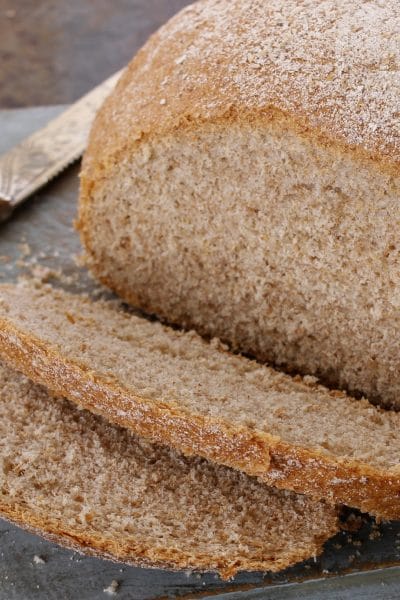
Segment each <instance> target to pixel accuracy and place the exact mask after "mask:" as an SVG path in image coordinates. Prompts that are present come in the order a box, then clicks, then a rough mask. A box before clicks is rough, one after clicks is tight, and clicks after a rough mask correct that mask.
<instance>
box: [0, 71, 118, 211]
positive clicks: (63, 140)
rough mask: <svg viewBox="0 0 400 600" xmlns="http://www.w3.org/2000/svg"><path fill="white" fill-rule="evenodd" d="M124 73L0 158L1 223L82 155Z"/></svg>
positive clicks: (109, 79) (101, 86)
mask: <svg viewBox="0 0 400 600" xmlns="http://www.w3.org/2000/svg"><path fill="white" fill-rule="evenodd" d="M122 71H123V69H122V70H121V71H118V72H117V73H115V74H114V75H112V76H111V77H109V78H108V79H106V81H104V82H103V83H101V84H100V85H98V86H97V87H95V88H94V89H93V90H91V91H90V92H89V93H88V94H86V95H85V96H83V97H82V98H80V100H78V101H77V102H75V103H74V104H72V105H71V106H70V107H69V108H67V110H65V111H64V112H63V113H62V114H61V115H59V116H58V117H56V118H55V119H53V120H52V121H50V122H49V123H48V124H47V125H46V126H45V127H43V128H42V129H39V130H38V131H36V132H35V133H33V134H32V135H30V136H29V137H27V138H25V139H24V140H22V142H20V143H19V144H17V145H16V146H14V147H13V148H11V150H9V151H8V152H5V153H4V154H2V155H1V156H0V222H1V221H4V220H5V219H7V218H8V217H9V216H10V215H11V214H12V212H13V210H14V208H15V207H17V206H18V205H19V204H21V202H23V201H24V200H26V199H27V198H28V197H29V196H31V195H32V194H34V193H35V192H37V191H38V190H39V189H40V188H41V187H42V186H44V185H45V184H46V183H48V182H49V181H50V180H51V179H53V178H54V177H56V176H57V175H58V174H59V173H61V172H62V171H63V170H64V169H65V168H66V167H68V166H69V165H70V164H72V163H73V162H75V161H76V160H78V158H80V156H81V155H82V153H83V151H84V149H85V146H86V143H87V139H88V135H89V131H90V127H91V125H92V122H93V119H94V117H95V114H96V112H97V110H98V109H99V108H100V106H101V104H102V103H103V101H104V100H105V98H106V97H107V96H108V95H109V93H110V92H111V91H112V90H113V88H114V87H115V84H116V83H117V81H118V79H119V78H120V76H121V73H122Z"/></svg>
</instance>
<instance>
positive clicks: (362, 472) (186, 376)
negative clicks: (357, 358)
mask: <svg viewBox="0 0 400 600" xmlns="http://www.w3.org/2000/svg"><path fill="white" fill-rule="evenodd" d="M0 356H1V357H2V358H3V359H4V360H6V361H7V362H8V363H9V364H10V365H12V366H14V367H16V368H17V369H20V370H21V371H22V372H23V373H25V374H26V375H27V376H29V377H31V378H32V379H33V380H34V381H36V382H38V383H41V384H44V385H46V386H48V387H49V388H50V390H52V391H53V392H55V393H57V394H59V395H62V396H66V397H68V398H69V399H71V400H73V401H74V402H76V403H77V404H79V405H81V406H83V407H85V408H88V409H90V410H92V411H95V412H99V413H101V414H102V415H103V416H105V417H106V418H107V419H109V420H111V421H114V422H116V423H118V424H120V425H123V426H125V427H128V428H131V429H132V430H134V431H135V432H137V433H138V434H140V435H143V436H145V437H149V438H151V439H152V440H153V441H156V442H161V443H165V444H168V445H170V446H172V447H174V448H176V449H177V450H180V451H182V452H183V453H185V454H187V455H191V454H197V455H199V456H203V457H205V458H208V459H211V460H213V461H215V462H218V463H222V464H225V465H228V466H231V467H234V468H237V469H241V470H243V471H244V472H246V473H248V474H250V475H258V476H260V477H261V478H262V479H263V480H264V481H266V482H268V483H269V484H271V485H274V486H277V487H279V488H285V489H292V490H295V491H297V492H300V493H306V494H309V495H311V496H313V497H315V498H326V499H328V500H329V501H331V502H332V503H335V502H343V503H345V504H348V505H350V506H355V507H358V508H361V509H362V510H364V511H369V512H371V513H373V514H375V515H379V516H383V517H388V518H398V517H400V465H399V456H400V414H399V413H396V412H389V411H384V410H382V409H379V408H377V407H375V406H373V405H371V404H369V403H368V402H367V401H365V400H354V399H352V398H350V397H347V396H346V395H345V394H344V393H342V392H336V391H329V390H327V389H326V388H323V387H321V386H319V385H317V384H316V383H315V381H314V380H313V378H305V379H304V380H302V379H301V378H299V377H297V378H292V377H290V376H288V375H285V374H283V373H279V372H277V371H275V370H273V369H271V368H269V367H267V366H265V365H260V364H258V363H257V362H255V361H251V360H248V359H247V358H244V357H241V356H234V355H232V354H229V353H228V352H226V351H224V350H223V349H222V348H221V347H220V346H219V344H218V342H216V341H214V342H213V343H207V342H205V341H203V340H202V339H201V338H199V337H198V336H197V335H196V334H195V333H193V332H189V333H183V332H179V331H175V330H173V329H171V328H167V327H165V326H163V325H161V324H160V323H158V322H149V321H147V320H145V319H142V318H139V317H136V316H134V315H130V314H127V313H125V312H122V311H120V310H117V309H116V308H115V307H114V306H110V305H108V304H107V303H102V302H93V301H91V300H90V299H88V298H86V297H84V296H77V295H71V294H68V293H66V292H64V291H62V290H54V289H52V288H51V287H50V286H45V285H44V286H43V285H39V286H35V285H32V284H29V283H24V284H19V285H10V284H8V285H1V286H0Z"/></svg>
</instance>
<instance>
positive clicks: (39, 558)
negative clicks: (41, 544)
mask: <svg viewBox="0 0 400 600" xmlns="http://www.w3.org/2000/svg"><path fill="white" fill-rule="evenodd" d="M33 562H34V564H35V565H44V564H46V561H45V560H44V558H43V557H42V556H39V555H38V554H35V556H34V557H33Z"/></svg>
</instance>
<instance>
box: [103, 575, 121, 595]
mask: <svg viewBox="0 0 400 600" xmlns="http://www.w3.org/2000/svg"><path fill="white" fill-rule="evenodd" d="M118 588H119V583H118V581H117V580H116V579H113V580H112V582H111V583H110V585H109V586H108V587H106V588H104V589H103V592H104V593H105V594H109V595H110V596H115V594H116V593H117V592H118Z"/></svg>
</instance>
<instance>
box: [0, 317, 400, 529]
mask: <svg viewBox="0 0 400 600" xmlns="http://www.w3.org/2000/svg"><path fill="white" fill-rule="evenodd" d="M0 355H1V357H2V358H3V359H4V360H5V361H6V362H8V363H9V364H10V365H11V366H13V367H15V368H17V369H18V370H20V371H22V372H23V373H24V374H25V375H27V376H28V377H30V378H31V379H32V380H33V381H34V382H36V383H40V384H42V385H45V386H47V387H48V388H49V389H50V390H51V391H52V392H54V393H55V394H57V395H61V396H65V397H67V398H69V399H70V400H72V401H73V402H75V403H77V404H79V405H81V406H83V407H84V408H87V409H89V410H91V411H92V412H96V413H99V414H101V415H103V416H104V417H105V418H106V419H108V420H110V421H112V422H114V423H117V424H118V425H122V426H123V427H126V428H129V429H132V430H133V431H135V432H136V433H138V434H139V435H142V436H143V437H147V438H150V439H151V440H153V441H155V442H159V443H163V444H168V445H170V446H171V447H173V448H176V449H178V450H180V451H181V452H183V453H184V454H187V455H193V454H196V455H199V456H203V457H204V458H207V459H210V460H213V461H215V462H217V463H221V464H224V465H227V466H230V467H233V468H236V469H239V470H242V471H244V472H245V473H247V474H249V475H257V476H259V477H261V478H262V479H263V480H264V481H266V482H268V483H269V484H272V485H274V486H275V487H279V488H282V489H291V490H294V491H296V492H302V493H306V494H308V495H310V496H312V497H314V498H315V499H327V500H328V501H330V502H332V503H343V504H347V505H349V506H353V507H356V508H360V509H361V510H363V511H366V512H370V513H371V514H374V515H376V516H379V517H382V518H388V519H397V518H400V473H399V472H398V469H397V470H396V469H393V470H391V471H386V470H383V469H378V468H375V467H371V466H369V465H367V464H364V463H362V462H358V461H355V460H345V459H337V458H336V457H334V456H330V455H328V454H325V453H322V452H321V451H319V450H317V449H315V450H312V449H305V448H299V447H296V446H294V445H290V444H287V443H285V442H283V441H282V440H281V439H280V438H278V437H276V436H273V435H270V434H268V433H265V432H260V431H255V430H251V429H250V428H245V427H243V426H240V427H236V426H234V425H230V424H227V423H225V422H223V421H222V420H217V419H211V418H205V417H202V416H198V415H196V416H194V415H190V414H186V413H185V412H184V411H183V410H182V409H180V408H179V407H178V406H176V405H175V406H174V405H172V404H168V405H163V404H162V403H155V402H154V401H151V400H147V399H146V398H141V397H137V396H133V395H132V393H130V392H129V391H128V390H126V389H124V388H122V387H121V386H118V385H117V384H116V383H115V382H114V381H109V380H107V379H106V378H105V377H104V376H101V375H99V374H97V373H94V372H91V371H89V370H88V369H87V368H85V367H83V366H82V365H79V364H78V363H77V362H73V361H66V360H64V359H63V358H62V357H61V356H60V355H59V354H58V353H57V352H56V351H54V350H52V349H51V348H49V347H47V346H46V345H45V344H43V343H42V342H40V341H39V340H38V339H36V338H35V337H33V336H28V335H26V334H24V333H23V332H21V331H19V330H18V329H17V328H16V327H13V326H12V325H11V324H9V323H8V322H7V321H6V320H4V319H0Z"/></svg>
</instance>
